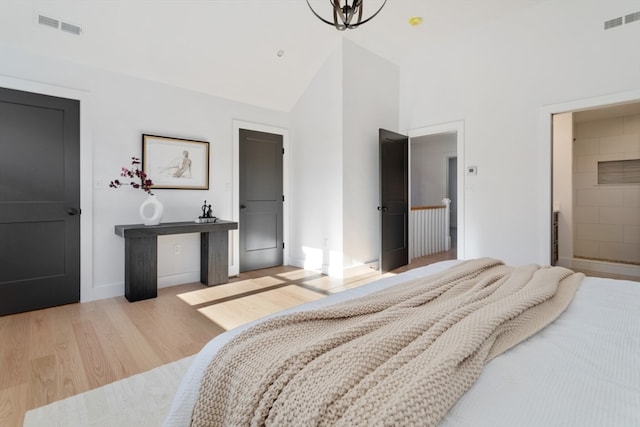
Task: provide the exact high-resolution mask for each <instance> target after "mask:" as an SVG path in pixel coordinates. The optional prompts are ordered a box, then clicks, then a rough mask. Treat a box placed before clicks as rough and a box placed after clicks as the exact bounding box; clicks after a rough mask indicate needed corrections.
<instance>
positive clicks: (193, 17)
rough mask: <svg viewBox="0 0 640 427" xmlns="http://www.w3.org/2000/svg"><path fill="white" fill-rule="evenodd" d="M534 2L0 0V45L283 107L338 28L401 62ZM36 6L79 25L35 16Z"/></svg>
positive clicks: (293, 99) (332, 44)
mask: <svg viewBox="0 0 640 427" xmlns="http://www.w3.org/2000/svg"><path fill="white" fill-rule="evenodd" d="M311 1H312V3H313V4H314V5H317V8H328V7H329V0H322V1H321V0H311ZM376 1H378V2H379V0H367V1H365V4H367V3H369V4H371V3H375V2H376ZM542 1H554V0H482V1H480V0H388V1H387V4H386V6H385V7H384V8H383V10H382V11H381V12H380V14H379V15H378V16H377V17H376V18H374V19H373V20H372V21H371V22H369V23H367V24H365V25H363V26H361V27H360V28H358V29H355V30H347V31H344V32H339V31H337V30H336V29H334V28H333V27H331V26H329V25H326V24H323V23H322V22H320V21H319V20H318V19H317V18H315V17H314V16H313V15H312V13H311V11H310V10H309V8H308V6H307V3H306V1H305V0H39V1H36V0H2V1H0V44H2V45H4V46H6V47H9V48H13V47H15V48H20V49H26V50H28V51H32V52H35V53H37V54H41V55H46V56H51V57H57V58H64V59H66V60H69V61H73V62H77V63H81V64H84V65H88V66H91V67H96V68H100V69H105V70H110V71H114V72H118V73H123V74H128V75H132V76H137V77H140V78H144V79H149V80H154V81H158V82H162V83H166V84H170V85H174V86H178V87H182V88H186V89H191V90H195V91H198V92H203V93H207V94H212V95H216V96H220V97H223V98H228V99H233V100H237V101H240V102H246V103H250V104H254V105H257V106H261V107H266V108H271V109H275V110H280V111H289V110H290V109H291V108H292V107H293V105H294V104H295V102H296V100H297V99H298V97H299V96H300V94H301V93H302V92H303V91H304V89H305V88H306V86H307V85H308V83H309V81H310V80H311V79H312V78H313V76H314V74H315V73H316V71H317V70H318V68H319V67H320V66H321V65H322V63H323V62H324V61H325V59H326V58H327V57H328V55H329V54H330V53H331V52H332V51H333V49H335V48H336V46H337V45H338V44H339V41H340V38H341V37H346V38H348V39H350V40H352V41H353V42H355V43H357V44H358V45H360V46H362V47H364V48H366V49H368V50H370V51H372V52H374V53H376V54H378V55H380V56H382V57H385V58H387V59H389V60H390V61H392V62H395V63H397V64H398V65H402V64H404V63H406V61H407V60H408V59H410V58H411V57H413V56H416V55H420V54H421V52H424V49H425V47H428V46H431V45H434V44H437V43H441V42H442V41H444V40H446V39H448V38H452V37H457V36H459V35H461V34H463V33H465V32H467V31H471V30H474V29H477V28H479V27H481V26H484V25H491V23H492V22H495V20H498V19H505V18H506V17H508V15H509V14H511V13H514V12H517V11H519V10H521V9H523V8H526V7H529V6H531V5H533V4H536V3H540V2H542ZM38 15H44V16H47V17H50V18H54V19H57V20H60V21H63V22H67V23H70V24H73V25H76V26H79V27H81V28H82V32H81V34H80V35H79V36H76V35H71V34H68V33H65V32H63V31H59V30H55V29H53V28H49V27H46V26H43V25H39V24H38V19H37V17H38ZM412 16H421V17H422V18H423V23H422V25H420V26H417V27H412V26H410V25H409V24H408V20H409V18H410V17H412ZM279 51H282V52H281V55H280V56H279V55H278V52H279Z"/></svg>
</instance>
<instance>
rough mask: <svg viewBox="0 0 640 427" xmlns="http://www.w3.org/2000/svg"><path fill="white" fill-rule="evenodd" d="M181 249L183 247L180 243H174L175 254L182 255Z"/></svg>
mask: <svg viewBox="0 0 640 427" xmlns="http://www.w3.org/2000/svg"><path fill="white" fill-rule="evenodd" d="M181 249H182V248H181V247H180V245H179V244H175V245H173V254H174V255H180V250H181Z"/></svg>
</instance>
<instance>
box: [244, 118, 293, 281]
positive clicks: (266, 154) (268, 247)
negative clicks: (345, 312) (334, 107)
mask: <svg viewBox="0 0 640 427" xmlns="http://www.w3.org/2000/svg"><path fill="white" fill-rule="evenodd" d="M239 140H240V170H239V175H240V223H239V230H240V271H241V272H243V271H250V270H257V269H259V268H266V267H273V266H276V265H282V262H283V256H284V254H283V251H284V245H283V233H282V205H283V199H284V196H283V191H282V157H283V150H282V135H275V134H270V133H265V132H256V131H251V130H246V129H240V138H239Z"/></svg>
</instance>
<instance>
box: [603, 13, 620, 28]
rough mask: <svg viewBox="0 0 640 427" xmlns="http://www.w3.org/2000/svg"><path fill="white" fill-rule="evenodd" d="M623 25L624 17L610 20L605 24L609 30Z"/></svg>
mask: <svg viewBox="0 0 640 427" xmlns="http://www.w3.org/2000/svg"><path fill="white" fill-rule="evenodd" d="M620 25H622V16H621V17H619V18H614V19H610V20H608V21H605V22H604V29H605V30H608V29H611V28H615V27H619V26H620Z"/></svg>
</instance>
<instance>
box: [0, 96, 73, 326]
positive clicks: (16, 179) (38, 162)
mask: <svg viewBox="0 0 640 427" xmlns="http://www.w3.org/2000/svg"><path fill="white" fill-rule="evenodd" d="M0 149H1V150H2V151H1V152H2V155H1V156H0V315H5V314H11V313H18V312H21V311H29V310H35V309H39V308H45V307H52V306H56V305H61V304H67V303H72V302H78V301H79V300H80V215H79V214H80V103H79V102H78V101H75V100H70V99H64V98H56V97H52V96H45V95H38V94H34V93H29V92H21V91H17V90H11V89H4V88H0Z"/></svg>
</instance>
